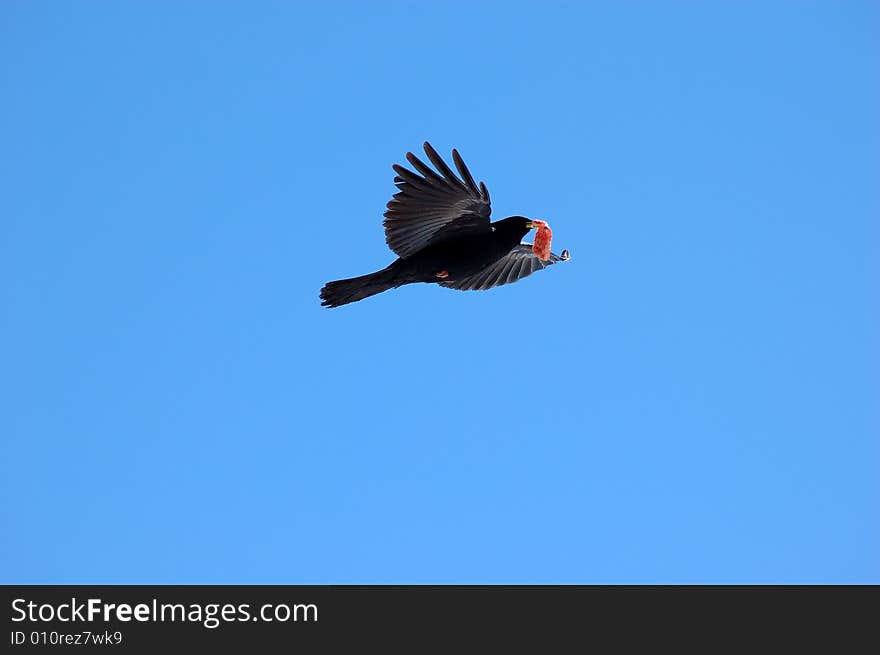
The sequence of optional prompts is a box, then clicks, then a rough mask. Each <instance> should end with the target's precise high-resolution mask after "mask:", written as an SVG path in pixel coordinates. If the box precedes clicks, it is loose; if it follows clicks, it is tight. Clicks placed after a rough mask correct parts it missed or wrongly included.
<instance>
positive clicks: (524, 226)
mask: <svg viewBox="0 0 880 655" xmlns="http://www.w3.org/2000/svg"><path fill="white" fill-rule="evenodd" d="M539 223H544V221H538V220H536V219H533V218H526V217H525V216H510V217H508V218H505V219H502V220H500V221H496V222H495V223H493V224H492V227H494V228H495V229H496V230H500V231H502V232H505V233H509V234H515V235H516V238H517V239H521V238H522V237H524V236H525V235H526V234H528V233H529V230H533V229H535V228H537V227H538V224H539Z"/></svg>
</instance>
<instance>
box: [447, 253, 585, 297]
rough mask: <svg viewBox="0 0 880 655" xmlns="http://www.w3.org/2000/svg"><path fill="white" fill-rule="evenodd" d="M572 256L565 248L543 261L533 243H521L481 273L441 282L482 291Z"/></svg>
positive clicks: (508, 282) (468, 289)
mask: <svg viewBox="0 0 880 655" xmlns="http://www.w3.org/2000/svg"><path fill="white" fill-rule="evenodd" d="M570 258H571V254H570V253H569V252H568V250H563V251H562V254H561V255H555V254H553V253H550V259H548V260H547V261H542V260H541V259H540V258H539V257H538V256H537V255H536V254H535V253H533V252H532V244H530V243H521V244H519V245H518V246H516V247H514V248H513V250H511V251H510V252H509V253H507V254H506V255H505V256H504V257H502V258H501V259H499V260H498V261H497V262H495V263H494V264H490V265H489V266H487V267H486V268H484V269H483V270H482V271H480V272H479V273H474V274H473V275H469V276H467V277H462V278H458V279H456V280H449V281H448V282H440V285H441V286H444V287H447V288H449V289H458V290H459V291H482V290H485V289H491V288H492V287H499V286H501V285H502V284H510V283H511V282H516V281H517V280H521V279H523V278H524V277H528V276H529V275H531V274H532V273H534V272H535V271H540V270H542V269H545V268H547V267H548V266H552V265H553V264H556V263H557V262H564V261H567V260H569V259H570Z"/></svg>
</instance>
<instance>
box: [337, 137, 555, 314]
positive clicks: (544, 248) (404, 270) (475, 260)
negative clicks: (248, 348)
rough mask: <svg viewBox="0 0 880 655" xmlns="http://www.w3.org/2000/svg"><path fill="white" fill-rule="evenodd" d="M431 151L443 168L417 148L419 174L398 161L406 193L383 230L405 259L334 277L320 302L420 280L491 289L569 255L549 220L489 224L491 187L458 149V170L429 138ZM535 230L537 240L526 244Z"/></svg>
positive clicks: (410, 157) (392, 206) (391, 206)
mask: <svg viewBox="0 0 880 655" xmlns="http://www.w3.org/2000/svg"><path fill="white" fill-rule="evenodd" d="M424 148H425V154H426V155H427V156H428V159H429V160H430V161H431V163H432V164H433V165H434V168H436V169H437V170H436V172H435V171H434V170H432V169H431V168H430V167H429V166H427V165H426V164H425V163H424V162H422V161H421V160H420V159H419V158H418V157H416V156H415V155H414V154H412V153H411V152H408V153H406V159H407V161H408V162H409V163H410V164H411V165H412V167H413V168H414V169H415V172H414V171H411V170H409V169H407V168H405V167H403V166H400V165H399V164H394V165H393V166H392V168H393V169H394V172H395V173H396V174H397V175H396V177H395V178H394V184H395V185H396V186H397V188H398V189H399V191H398V192H397V193H395V194H394V197H393V198H392V199H391V200H390V201H389V202H388V205H387V208H388V209H387V211H386V212H385V221H384V227H385V241H386V242H387V244H388V247H389V248H391V250H392V251H394V253H395V254H396V255H397V256H398V258H397V259H396V260H394V261H393V262H392V263H391V264H390V265H389V266H388V267H386V268H383V269H382V270H381V271H376V272H375V273H370V274H369V275H362V276H360V277H353V278H349V279H346V280H336V281H334V282H328V283H327V284H325V285H324V287H323V288H322V289H321V305H323V306H326V307H339V306H340V305H346V304H348V303H351V302H356V301H358V300H363V299H364V298H368V297H369V296H373V295H375V294H377V293H382V292H383V291H387V290H388V289H394V288H396V287H399V286H402V285H404V284H412V283H414V282H433V283H437V284H439V285H440V286H443V287H447V288H449V289H459V290H463V291H465V290H482V289H490V288H492V287H497V286H500V285H502V284H509V283H511V282H516V281H517V280H521V279H522V278H524V277H526V276H528V275H531V274H532V273H534V272H535V271H540V270H542V269H544V268H547V267H548V266H551V265H552V264H556V263H557V262H561V261H566V260H568V259H569V257H570V255H569V252H568V251H567V250H563V251H562V254H560V255H556V254H553V253H551V252H550V238H551V234H552V233H551V232H550V227H549V226H548V225H547V223H546V222H545V221H541V220H538V219H529V218H526V217H525V216H510V217H508V218H505V219H502V220H500V221H494V222H490V220H489V216H490V215H491V213H492V206H491V202H490V200H489V190H488V189H487V188H486V185H485V184H484V183H483V182H480V184H479V186H477V184H476V183H475V182H474V178H473V177H472V176H471V173H470V171H469V170H468V168H467V166H465V163H464V160H463V159H462V158H461V155H459V154H458V151H457V150H453V151H452V161H453V162H454V163H455V168H456V169H458V175H456V174H455V173H453V172H452V170H451V169H450V168H449V166H447V165H446V162H444V161H443V159H442V158H441V157H440V155H438V154H437V151H436V150H434V148H432V147H431V144H430V143H428V142H427V141H426V142H425V145H424ZM532 229H537V236H536V238H535V243H534V244H531V243H523V242H522V239H523V237H525V235H526V234H528V232H529V231H530V230H532Z"/></svg>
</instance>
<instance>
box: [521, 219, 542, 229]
mask: <svg viewBox="0 0 880 655" xmlns="http://www.w3.org/2000/svg"><path fill="white" fill-rule="evenodd" d="M546 225H547V221H542V220H540V219H537V218H536V219H534V220H531V221H529V222H528V223H526V227H527V228H529V229H530V230H537V229H540V228H542V227H544V226H546Z"/></svg>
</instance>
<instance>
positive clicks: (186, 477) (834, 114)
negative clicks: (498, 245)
mask: <svg viewBox="0 0 880 655" xmlns="http://www.w3.org/2000/svg"><path fill="white" fill-rule="evenodd" d="M878 26H880V7H878V5H877V4H876V3H873V2H862V3H858V2H844V3H840V2H744V3H732V2H713V3H696V2H666V3H640V2H608V3H598V2H595V3H593V2H591V3H574V2H573V3H555V4H554V3H550V4H547V3H520V4H516V3H513V4H511V3H444V4H443V6H439V5H438V3H415V2H412V3H402V2H398V3H394V2H384V3H370V4H369V5H368V4H367V3H363V4H360V5H356V4H337V5H331V4H330V3H313V4H310V5H307V4H302V5H300V4H295V3H287V2H272V3H270V2H260V3H198V2H191V3H171V2H164V3H163V2H158V3H153V2H149V3H148V2H124V3H111V2H87V3H82V2H78V3H63V2H57V3H28V2H5V3H3V4H2V6H0V61H2V62H3V63H2V74H0V95H2V97H3V98H4V101H3V102H2V103H0V141H2V143H3V151H4V156H3V157H2V158H0V203H2V205H0V207H2V220H0V274H2V278H3V280H4V284H2V285H0V302H2V320H0V359H2V362H3V365H2V366H0V398H2V407H3V411H2V412H0V432H2V440H0V448H2V450H0V458H2V462H3V469H4V472H3V476H2V479H0V485H2V486H0V488H2V497H0V503H2V507H0V510H2V517H0V518H2V525H3V537H2V539H0V574H2V576H0V577H2V581H3V582H27V583H86V582H91V583H345V582H350V583H417V582H419V583H453V582H465V583H752V582H766V583H789V582H817V583H831V582H853V583H864V582H874V583H877V582H880V522H878V507H880V504H878V501H880V476H878V462H880V440H878V436H880V430H878V427H880V422H878V418H880V416H878V405H877V399H878V391H880V385H878V382H880V380H878V369H877V364H878V361H880V358H878V357H880V347H878V346H880V341H878V335H880V332H878V318H880V317H878V305H877V299H878V280H880V277H878V272H880V271H878V261H880V257H878V254H880V253H878V246H880V239H878V236H880V235H878V220H877V219H878V217H880V187H878V181H880V121H878V117H880V46H878V43H880V39H878V36H880V34H878ZM425 139H429V140H430V141H431V142H432V143H433V144H434V145H435V146H436V147H437V149H438V150H440V151H441V152H442V153H443V154H444V155H448V153H449V151H450V150H451V149H452V148H453V147H456V148H458V149H459V150H460V151H461V152H462V154H463V156H464V157H465V160H466V161H467V162H468V164H469V166H470V168H471V170H472V172H473V173H474V175H475V177H477V178H478V179H482V180H485V181H486V183H487V185H488V187H489V190H490V192H491V193H492V198H493V209H494V214H493V215H494V217H496V218H502V217H504V216H507V215H511V214H525V215H527V216H532V217H538V218H543V219H546V220H548V221H550V224H551V225H552V227H553V231H554V250H556V251H557V252H559V251H560V250H561V249H562V248H568V249H570V250H571V252H572V255H573V258H572V260H571V261H570V262H568V263H567V264H565V265H564V266H555V267H553V268H552V269H549V270H547V271H543V272H540V273H538V274H536V275H534V276H532V277H530V278H528V279H527V280H524V281H522V282H520V283H518V284H515V285H510V286H507V287H503V288H500V289H495V290H492V291H490V292H479V293H478V292H471V293H461V292H454V291H450V290H445V289H441V288H439V287H436V286H433V285H431V286H426V285H412V286H409V287H404V288H401V289H398V290H396V291H393V292H389V293H386V294H382V295H380V296H377V297H375V298H371V299H369V300H366V301H363V302H361V303H357V304H355V305H350V306H347V307H343V308H340V309H337V310H332V311H331V310H326V309H323V308H321V307H320V306H319V301H318V297H317V293H318V289H319V288H320V287H321V285H322V284H323V283H324V282H325V281H327V280H330V279H335V278H340V277H349V276H353V275H358V274H362V273H366V272H369V271H372V270H376V269H378V268H381V267H383V266H385V265H386V264H387V263H388V262H390V261H391V259H392V255H391V253H390V252H389V251H388V250H387V248H386V247H385V244H384V239H383V234H382V230H381V219H382V212H383V210H384V205H385V202H386V201H387V200H388V199H389V197H390V195H391V194H392V193H393V191H394V187H393V185H392V182H391V178H392V176H393V173H392V171H391V168H390V167H391V164H392V163H394V162H401V161H403V155H404V153H405V152H406V151H407V150H413V151H416V150H418V149H419V148H420V146H421V143H422V142H423V141H424V140H425Z"/></svg>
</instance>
